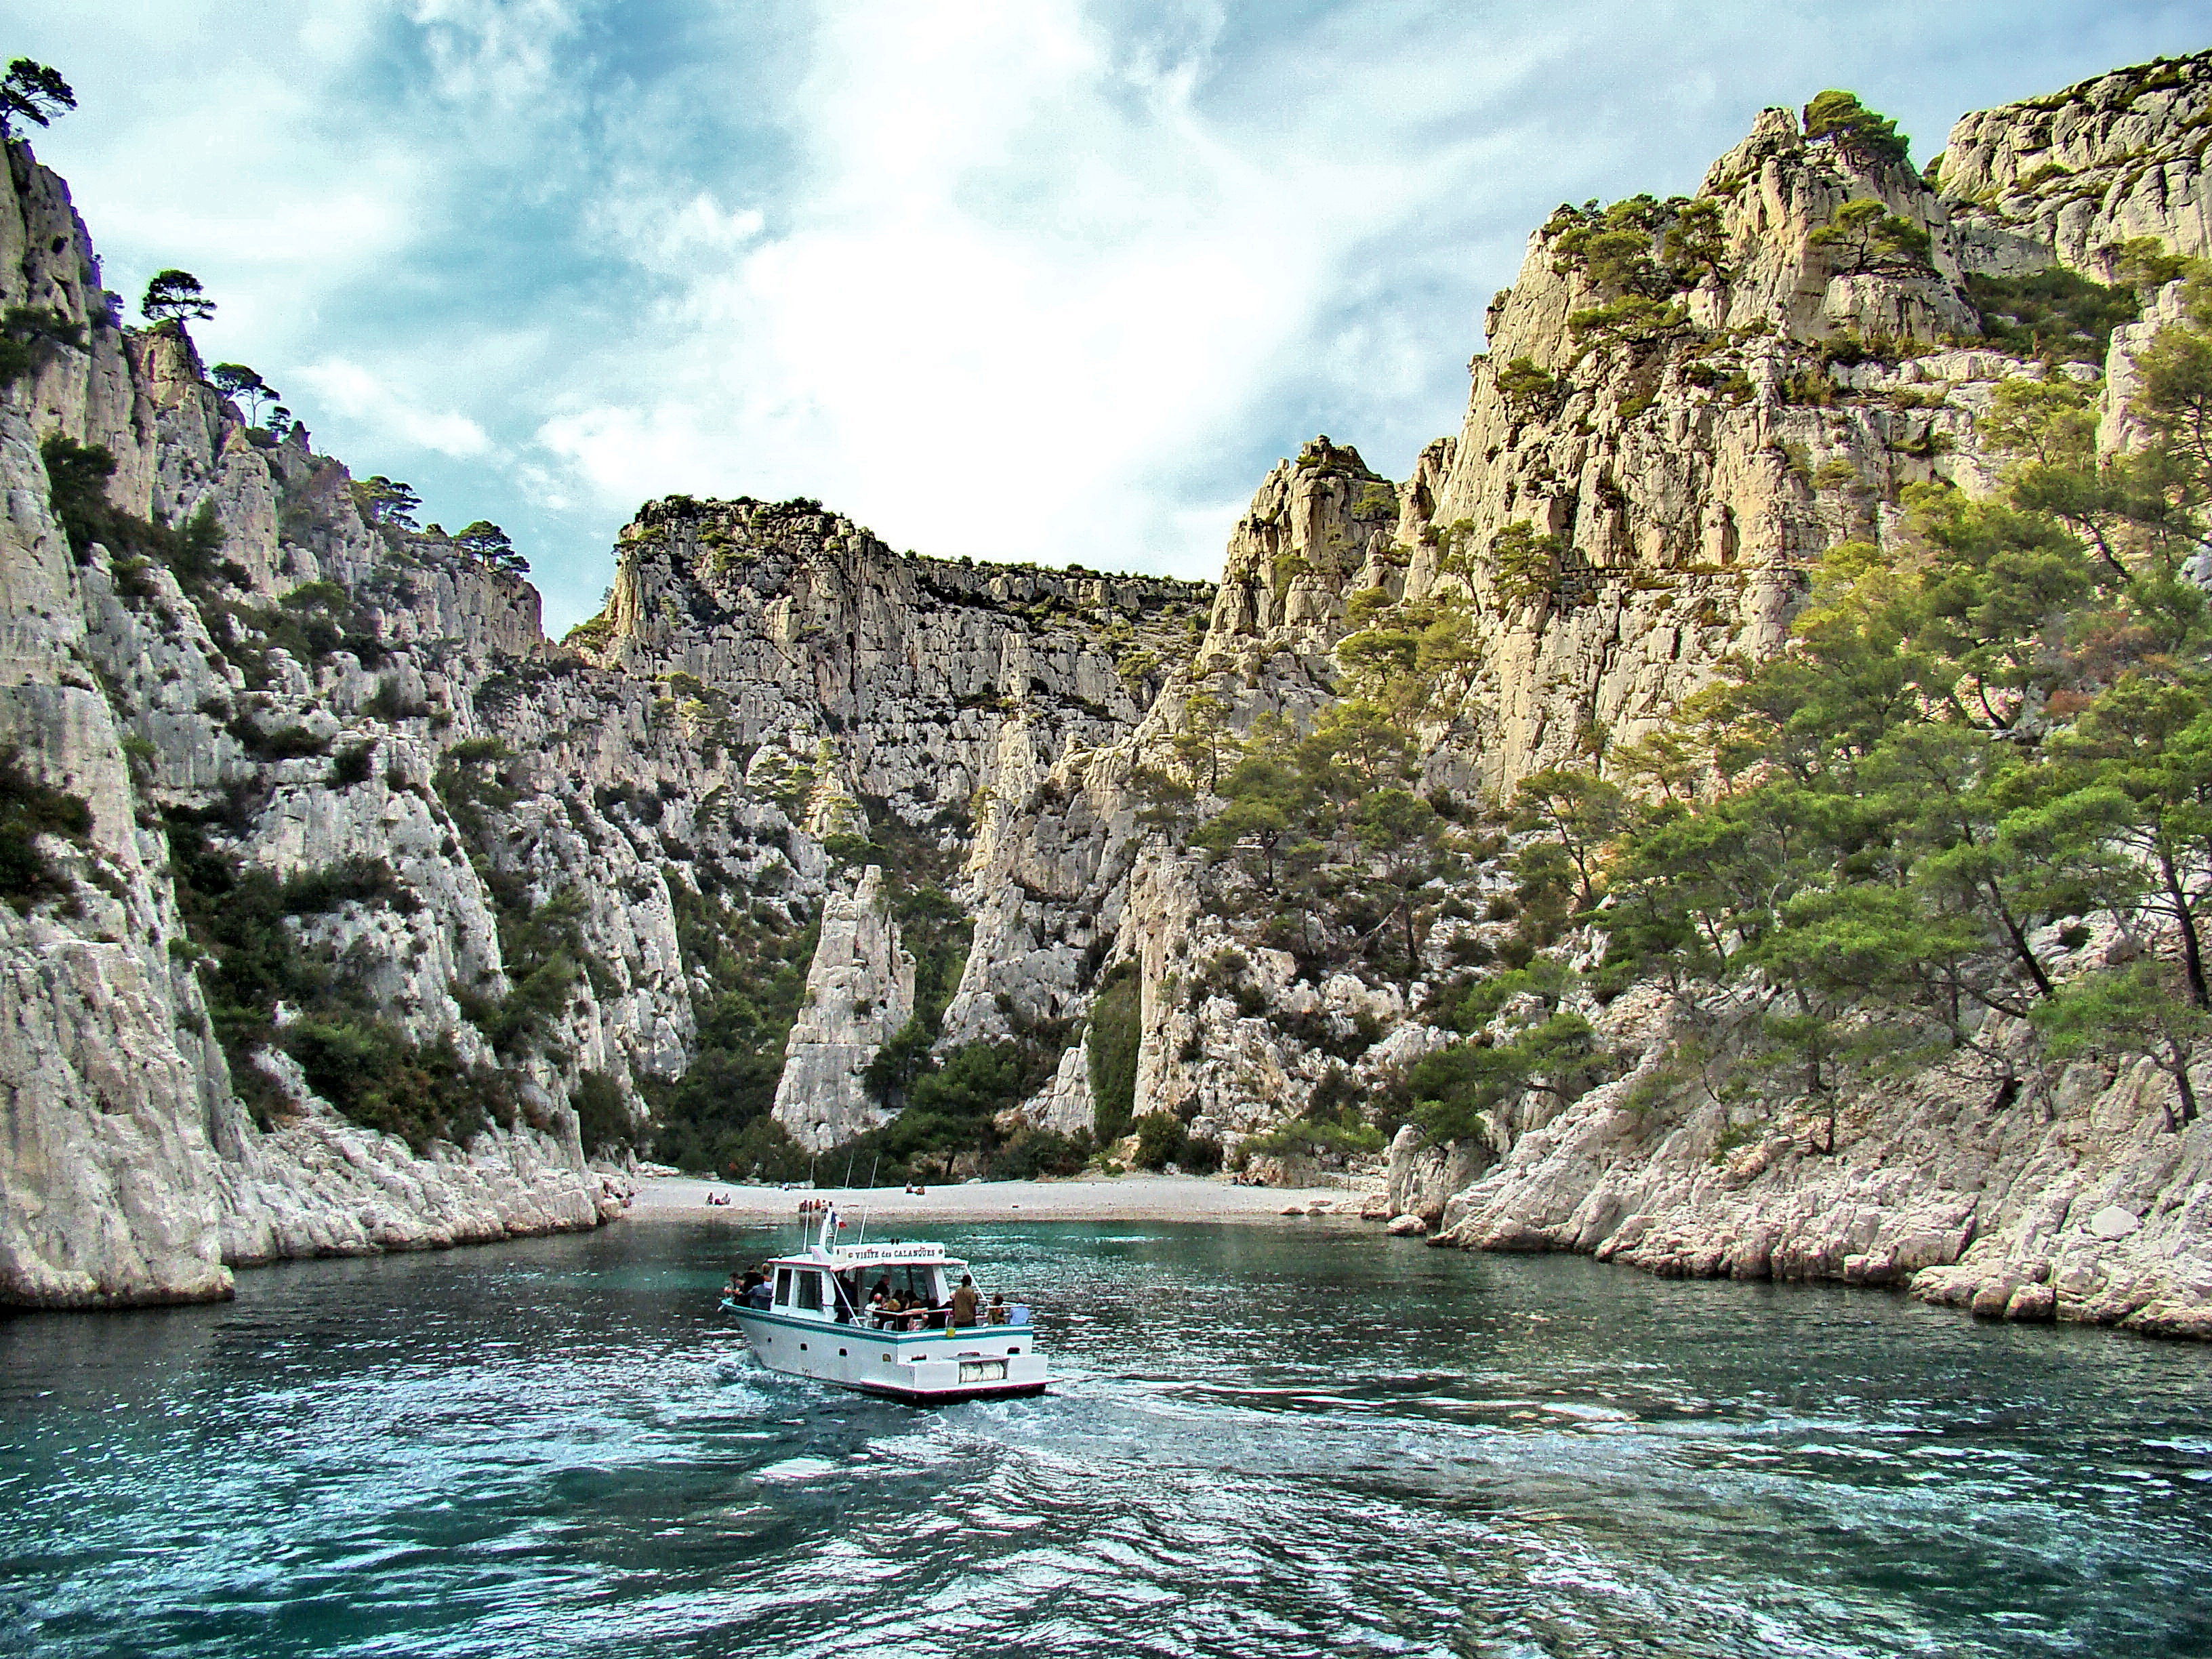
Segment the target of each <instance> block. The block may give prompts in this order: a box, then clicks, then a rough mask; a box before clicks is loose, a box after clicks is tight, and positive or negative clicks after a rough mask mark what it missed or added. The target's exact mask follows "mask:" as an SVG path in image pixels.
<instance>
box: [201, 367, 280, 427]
mask: <svg viewBox="0 0 2212 1659" xmlns="http://www.w3.org/2000/svg"><path fill="white" fill-rule="evenodd" d="M208 384H209V385H210V386H213V387H214V388H215V389H216V391H217V392H221V393H222V395H223V396H224V397H226V398H235V399H236V400H237V401H238V402H240V403H242V404H246V424H247V425H249V426H252V425H254V424H257V423H258V421H259V419H260V415H261V405H262V404H264V403H274V402H276V387H274V386H270V384H269V382H268V381H266V380H263V379H262V378H261V377H260V376H259V375H258V374H255V373H254V372H253V371H252V369H250V368H247V367H246V365H245V364H244V363H217V364H216V366H215V367H214V368H211V369H210V370H209V371H208Z"/></svg>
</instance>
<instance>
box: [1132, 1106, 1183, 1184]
mask: <svg viewBox="0 0 2212 1659" xmlns="http://www.w3.org/2000/svg"><path fill="white" fill-rule="evenodd" d="M1136 1128H1137V1156H1136V1158H1135V1163H1136V1165H1137V1167H1138V1168H1139V1169H1140V1170H1161V1169H1165V1168H1166V1167H1167V1166H1168V1165H1169V1164H1179V1163H1180V1162H1181V1161H1182V1149H1183V1146H1185V1144H1186V1143H1187V1142H1188V1140H1189V1139H1190V1131H1189V1130H1188V1129H1187V1128H1185V1127H1183V1125H1182V1121H1180V1120H1179V1119H1177V1118H1176V1115H1175V1114H1174V1113H1172V1112H1146V1114H1145V1115H1143V1116H1142V1117H1140V1118H1139V1119H1137V1121H1136Z"/></svg>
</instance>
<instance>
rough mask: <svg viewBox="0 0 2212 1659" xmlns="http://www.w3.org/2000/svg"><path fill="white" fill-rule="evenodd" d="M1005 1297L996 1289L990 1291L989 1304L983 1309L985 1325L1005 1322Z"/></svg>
mask: <svg viewBox="0 0 2212 1659" xmlns="http://www.w3.org/2000/svg"><path fill="white" fill-rule="evenodd" d="M983 1322H984V1323H985V1324H986V1325H1003V1324H1005V1323H1006V1297H1003V1296H1001V1295H1000V1294H999V1293H998V1291H992V1292H991V1305H990V1306H989V1307H988V1308H987V1309H985V1310H983Z"/></svg>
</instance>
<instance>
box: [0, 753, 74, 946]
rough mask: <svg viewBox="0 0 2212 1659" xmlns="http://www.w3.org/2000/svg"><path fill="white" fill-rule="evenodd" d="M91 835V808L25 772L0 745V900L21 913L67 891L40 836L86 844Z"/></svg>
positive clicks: (65, 884)
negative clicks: (43, 846) (42, 844)
mask: <svg viewBox="0 0 2212 1659" xmlns="http://www.w3.org/2000/svg"><path fill="white" fill-rule="evenodd" d="M91 834H92V809H91V808H90V807H89V806H88V805H85V803H84V801H83V800H82V799H81V798H80V797H78V796H76V795H69V794H64V793H62V792H61V791H60V790H58V789H50V788H48V787H46V785H45V784H43V783H40V782H39V781H37V780H36V779H35V778H33V777H32V776H31V775H30V774H29V773H28V772H27V771H26V770H25V769H24V768H23V765H22V763H21V759H20V758H19V757H17V754H16V751H15V750H14V749H13V748H12V747H0V899H4V900H5V901H6V902H8V903H9V905H10V906H11V907H13V908H15V910H17V911H18V912H21V911H27V910H28V909H29V908H31V907H32V906H33V905H34V904H36V903H38V902H40V900H42V899H48V898H55V897H58V896H61V895H62V894H64V893H66V892H68V891H69V884H68V883H67V882H65V881H64V880H63V879H62V878H61V874H60V872H58V871H57V870H56V869H55V868H54V865H53V860H51V859H49V858H48V857H47V856H46V854H45V853H43V852H41V851H40V848H39V837H40V836H62V837H63V838H64V839H65V840H68V841H73V842H77V843H78V844H79V845H82V844H83V843H84V842H85V841H86V840H87V839H88V837H89V836H91Z"/></svg>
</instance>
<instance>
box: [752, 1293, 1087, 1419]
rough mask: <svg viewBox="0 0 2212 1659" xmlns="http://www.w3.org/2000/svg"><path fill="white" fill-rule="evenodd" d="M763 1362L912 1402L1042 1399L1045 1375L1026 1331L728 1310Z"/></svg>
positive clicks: (788, 1372) (1030, 1333)
mask: <svg viewBox="0 0 2212 1659" xmlns="http://www.w3.org/2000/svg"><path fill="white" fill-rule="evenodd" d="M732 1317H733V1318H735V1319H736V1321H737V1322H738V1329H739V1330H740V1331H742V1332H743V1333H744V1339H745V1342H746V1345H747V1346H749V1347H750V1348H751V1349H752V1351H753V1355H754V1357H755V1358H757V1359H758V1360H759V1361H760V1362H761V1364H763V1365H765V1366H767V1367H768V1368H769V1370H773V1371H781V1372H782V1373H783V1374H784V1375H786V1376H805V1377H811V1378H812V1379H813V1380H814V1381H816V1382H817V1383H834V1384H836V1386H837V1387H839V1388H845V1389H857V1390H858V1391H859V1392H860V1393H862V1394H872V1395H878V1396H879V1397H882V1398H884V1399H890V1400H899V1401H906V1402H907V1403H908V1404H911V1405H949V1404H951V1403H953V1402H954V1401H962V1400H1008V1399H1016V1398H1019V1397H1022V1396H1024V1395H1039V1394H1042V1393H1043V1392H1044V1391H1045V1389H1047V1388H1048V1387H1049V1386H1050V1385H1051V1383H1052V1374H1051V1370H1050V1368H1049V1367H1048V1365H1047V1364H1046V1362H1045V1357H1044V1355H1042V1353H1040V1352H1037V1351H1036V1333H1035V1332H1034V1331H1033V1330H1031V1329H1030V1328H1029V1327H1027V1326H1020V1325H985V1326H981V1327H977V1328H971V1329H963V1330H959V1331H955V1332H951V1333H950V1334H948V1333H946V1332H944V1331H919V1332H908V1331H896V1332H895V1331H877V1330H870V1329H868V1328H866V1327H864V1326H860V1325H853V1324H839V1323H837V1322H835V1321H832V1320H828V1319H812V1318H808V1317H806V1316H804V1315H792V1314H784V1313H769V1312H765V1311H763V1310H757V1309H750V1308H747V1309H740V1310H733V1312H732Z"/></svg>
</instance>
